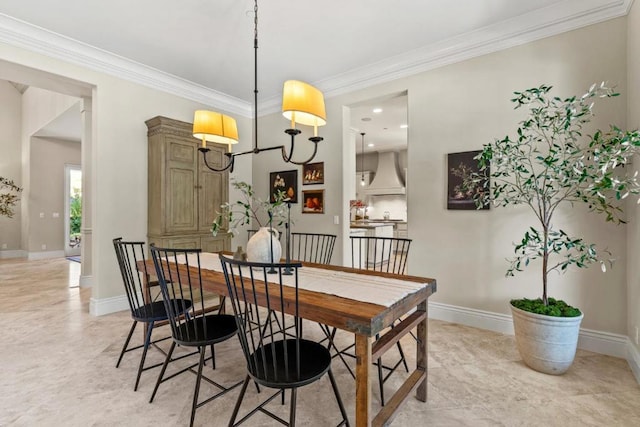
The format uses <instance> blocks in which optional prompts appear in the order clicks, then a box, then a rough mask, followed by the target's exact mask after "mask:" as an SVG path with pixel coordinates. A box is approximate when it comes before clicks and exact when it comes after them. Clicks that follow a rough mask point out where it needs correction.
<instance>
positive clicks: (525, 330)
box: [511, 306, 584, 375]
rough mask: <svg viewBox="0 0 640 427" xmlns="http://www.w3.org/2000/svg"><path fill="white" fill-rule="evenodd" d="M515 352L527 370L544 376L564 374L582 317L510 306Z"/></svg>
mask: <svg viewBox="0 0 640 427" xmlns="http://www.w3.org/2000/svg"><path fill="white" fill-rule="evenodd" d="M511 313H512V314H513V327H514V330H515V335H516V344H517V345H518V352H519V353H520V356H521V357H522V360H523V361H524V363H525V364H526V365H527V366H529V367H530V368H532V369H534V370H536V371H538V372H543V373H545V374H552V375H560V374H564V373H565V372H566V371H567V370H568V369H569V367H570V366H571V364H572V363H573V358H574V356H575V354H576V347H577V345H578V334H579V332H580V322H581V321H582V318H583V317H584V314H581V315H580V316H578V317H555V316H545V315H542V314H536V313H529V312H528V311H524V310H520V309H519V308H516V307H514V306H511Z"/></svg>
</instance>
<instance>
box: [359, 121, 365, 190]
mask: <svg viewBox="0 0 640 427" xmlns="http://www.w3.org/2000/svg"><path fill="white" fill-rule="evenodd" d="M360 135H361V136H362V151H361V153H360V173H361V175H360V185H361V186H363V187H364V185H365V184H364V135H365V134H364V132H360Z"/></svg>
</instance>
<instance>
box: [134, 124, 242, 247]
mask: <svg viewBox="0 0 640 427" xmlns="http://www.w3.org/2000/svg"><path fill="white" fill-rule="evenodd" d="M146 124H147V128H148V133H147V137H148V183H147V189H148V207H147V233H148V235H147V237H148V238H149V243H154V244H156V245H157V246H161V247H171V248H182V249H188V248H200V249H202V250H203V251H205V252H217V251H221V250H230V249H231V236H230V235H229V234H228V233H218V235H217V236H213V235H212V234H211V231H210V229H211V222H212V221H213V219H214V218H215V216H216V211H218V210H219V209H220V205H221V204H223V203H225V202H227V201H228V200H229V194H228V187H229V186H228V183H229V175H228V172H227V171H225V172H213V171H211V170H210V169H208V168H207V167H206V166H205V164H204V160H203V158H202V154H200V152H199V151H198V144H199V141H198V140H197V139H195V138H194V137H193V135H192V133H191V130H192V125H191V124H190V123H185V122H181V121H179V120H173V119H169V118H166V117H160V116H158V117H154V118H152V119H149V120H147V121H146ZM209 148H210V149H211V151H210V152H209V153H208V155H207V160H208V161H209V164H211V165H212V166H214V167H222V166H223V163H224V162H226V159H225V155H224V153H225V150H226V147H222V146H216V144H212V146H211V147H209Z"/></svg>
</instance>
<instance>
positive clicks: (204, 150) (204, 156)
mask: <svg viewBox="0 0 640 427" xmlns="http://www.w3.org/2000/svg"><path fill="white" fill-rule="evenodd" d="M198 151H200V152H201V153H202V160H204V165H205V166H206V167H207V168H209V169H210V170H212V171H214V172H224V171H226V170H227V169H229V172H233V165H234V163H235V161H234V159H235V156H237V155H238V154H246V153H235V154H234V153H224V155H225V156H227V159H228V160H227V166H225V167H223V168H221V169H217V168H214V167H213V166H211V165H210V164H209V162H208V161H207V153H208V152H209V151H211V149H209V148H203V147H199V148H198Z"/></svg>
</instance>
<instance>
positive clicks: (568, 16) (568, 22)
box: [259, 0, 634, 115]
mask: <svg viewBox="0 0 640 427" xmlns="http://www.w3.org/2000/svg"><path fill="white" fill-rule="evenodd" d="M633 1H634V0H566V1H564V2H561V3H558V4H554V5H551V6H548V7H546V8H543V9H539V10H536V11H533V12H530V13H527V14H524V15H521V16H518V17H515V18H512V19H510V20H507V21H503V22H500V23H499V24H495V25H491V26H487V27H484V28H481V29H479V30H476V31H473V32H469V33H466V34H462V35H460V36H456V37H453V38H450V39H447V40H444V41H442V42H438V43H434V44H431V45H428V46H424V47H422V48H420V49H415V50H412V51H409V52H406V53H403V54H401V55H396V56H393V57H390V58H387V59H384V60H382V61H379V62H377V63H374V64H367V65H365V66H363V67H360V68H356V69H353V70H350V71H347V72H345V73H343V74H340V75H336V76H332V77H329V78H327V79H325V80H321V81H316V82H313V83H312V84H313V85H314V86H317V87H318V88H319V89H320V90H322V91H323V92H324V94H325V97H326V98H331V97H335V96H338V95H343V94H345V93H350V92H353V91H356V90H361V89H365V88H368V87H371V86H374V85H377V84H381V83H387V82H390V81H393V80H397V79H401V78H405V77H409V76H412V75H415V74H419V73H422V72H425V71H429V70H433V69H436V68H440V67H443V66H445V65H450V64H454V63H457V62H462V61H465V60H468V59H472V58H476V57H479V56H482V55H486V54H489V53H494V52H498V51H501V50H504V49H508V48H511V47H514V46H519V45H522V44H526V43H530V42H533V41H536V40H540V39H543V38H546V37H550V36H555V35H558V34H561V33H565V32H568V31H572V30H575V29H578V28H582V27H586V26H588V25H592V24H597V23H599V22H604V21H607V20H609V19H614V18H619V17H621V16H625V15H627V14H628V13H629V10H630V9H631V6H632V4H633ZM279 101H280V100H279V99H277V98H275V97H272V98H269V99H266V100H265V101H264V102H263V103H262V104H261V108H260V109H259V115H264V114H269V113H274V112H276V111H278V109H279V107H280V105H279Z"/></svg>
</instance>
